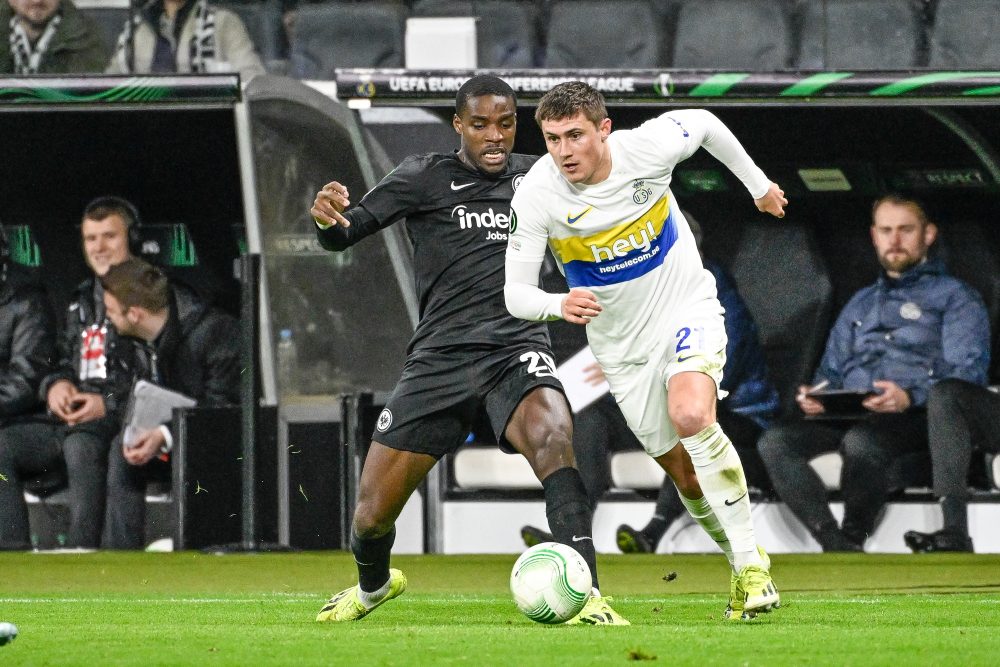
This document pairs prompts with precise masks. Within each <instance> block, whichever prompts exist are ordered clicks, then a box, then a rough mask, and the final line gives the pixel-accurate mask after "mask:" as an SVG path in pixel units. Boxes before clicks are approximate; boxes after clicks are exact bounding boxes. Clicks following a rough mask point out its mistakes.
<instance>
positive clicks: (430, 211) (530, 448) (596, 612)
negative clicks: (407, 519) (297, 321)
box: [311, 75, 629, 625]
mask: <svg viewBox="0 0 1000 667" xmlns="http://www.w3.org/2000/svg"><path fill="white" fill-rule="evenodd" d="M516 110H517V100H516V98H515V96H514V91H513V90H512V89H511V87H510V86H508V85H507V84H506V83H505V82H504V81H503V80H501V79H499V78H497V77H494V76H488V75H478V76H475V77H472V78H471V79H469V81H467V82H466V83H465V84H464V85H463V86H462V87H461V88H460V89H459V91H458V95H457V96H456V99H455V117H454V120H453V121H452V124H453V126H454V128H455V132H456V133H458V134H459V135H460V136H461V147H460V148H459V150H458V151H457V152H454V153H448V154H443V153H431V154H426V155H414V156H410V157H408V158H406V159H405V160H404V161H403V162H402V163H401V164H400V165H399V166H398V167H396V169H394V170H393V171H392V172H391V173H389V174H388V175H387V176H386V177H385V178H384V179H382V181H381V182H380V183H379V184H378V185H377V186H375V188H373V189H372V190H371V192H369V193H368V194H366V195H365V196H364V198H363V199H362V200H361V202H360V203H359V204H358V205H357V206H355V207H353V208H351V209H350V210H346V209H347V207H348V206H349V204H350V199H349V194H348V191H347V188H346V187H345V186H344V185H342V184H341V183H338V182H336V181H334V182H332V183H328V184H327V185H326V186H324V187H323V189H322V190H321V191H320V192H319V193H318V194H317V195H316V200H315V202H314V205H313V208H312V210H311V213H312V216H313V219H314V220H315V222H316V225H317V235H318V236H319V240H320V243H321V244H322V245H323V247H324V248H326V249H327V250H344V249H345V248H347V247H349V246H351V245H353V244H355V243H357V242H359V241H360V240H361V239H363V238H365V237H366V236H370V235H371V234H374V233H376V232H378V231H379V230H380V229H383V228H385V227H388V226H389V225H391V224H393V223H395V222H397V221H398V220H400V219H402V218H406V226H407V231H408V233H409V236H410V240H411V241H412V243H413V254H414V265H415V273H416V285H417V293H418V298H419V302H420V322H419V324H418V325H417V330H416V332H415V333H414V334H413V338H412V339H411V340H410V343H409V346H408V349H407V358H406V364H405V366H404V368H403V375H402V377H401V378H400V380H399V383H398V384H397V385H396V388H395V390H394V391H393V393H392V396H391V397H390V398H389V400H388V402H387V403H386V406H385V410H383V411H382V413H381V414H380V415H379V418H378V421H377V424H376V429H375V433H374V435H373V437H372V443H371V448H370V449H369V450H368V457H367V458H366V459H365V462H364V467H363V469H362V472H361V481H360V485H359V486H360V488H359V490H358V502H357V507H356V509H355V512H354V521H353V525H352V530H351V550H352V551H353V552H354V559H355V561H356V562H357V565H358V584H357V585H355V586H352V587H350V588H348V589H346V590H344V591H342V592H340V593H338V594H337V595H335V596H333V598H331V599H330V601H329V602H328V603H327V604H326V605H325V606H324V607H323V609H322V611H320V613H319V616H317V618H316V620H318V621H353V620H358V619H360V618H363V617H364V616H366V615H367V614H368V613H369V612H371V611H372V610H373V609H375V608H376V607H378V606H379V605H380V604H382V603H383V602H386V601H387V600H390V599H392V598H394V597H397V596H398V595H400V594H401V593H402V592H403V591H404V590H405V589H406V577H405V576H404V575H403V573H402V572H400V571H399V570H397V569H395V568H393V569H390V568H389V554H390V550H391V548H392V543H393V539H394V538H395V534H396V531H395V521H396V518H397V517H398V516H399V513H400V512H401V511H402V509H403V505H404V504H406V501H407V499H408V498H409V497H410V495H411V494H412V493H413V491H414V489H415V488H416V487H417V485H418V484H419V483H420V482H421V481H422V480H423V479H424V477H425V476H426V475H427V473H428V472H429V471H430V469H431V468H432V467H433V466H434V464H435V463H437V461H438V459H440V458H441V457H442V456H444V455H445V454H447V453H449V452H453V451H455V450H456V449H457V448H458V447H459V446H460V445H461V444H462V443H463V442H465V439H466V437H467V435H468V434H469V432H470V431H471V430H472V428H473V425H474V424H475V423H477V422H478V421H479V419H478V418H479V417H480V415H482V414H483V413H485V416H486V417H487V418H488V422H489V424H490V426H491V427H492V430H493V433H494V435H495V437H496V440H497V442H498V444H500V446H501V447H502V448H503V449H504V450H505V451H508V452H513V451H517V452H520V453H521V454H523V455H524V457H525V458H526V459H527V460H528V463H529V464H530V465H531V468H532V470H533V471H534V472H535V475H537V476H538V479H539V480H541V482H542V486H543V488H544V492H545V514H546V517H547V518H548V522H549V527H550V528H551V529H552V533H553V535H554V536H555V539H556V540H558V541H559V542H562V543H564V544H567V545H569V546H571V547H573V548H574V549H576V550H577V551H579V552H580V553H581V554H582V555H583V557H584V558H585V559H586V561H587V564H588V565H589V566H590V571H591V573H592V575H593V586H594V589H595V591H594V596H593V597H592V598H591V600H590V601H589V602H588V603H587V606H585V607H584V609H583V611H582V612H580V615H578V616H577V617H575V618H573V619H572V620H570V621H569V622H570V623H589V624H601V625H628V624H629V623H628V621H627V620H625V619H624V618H622V617H621V616H620V615H619V614H618V613H616V612H615V611H614V610H613V609H612V608H611V606H610V605H609V604H608V599H609V598H603V597H601V596H600V594H599V592H598V590H597V564H596V561H595V556H594V543H593V540H592V539H591V518H592V516H591V510H590V506H589V503H588V501H587V493H586V489H585V488H584V486H583V480H582V479H581V478H580V473H579V472H578V471H577V469H576V467H575V465H574V459H573V449H572V441H573V425H572V418H571V416H570V411H569V406H568V404H567V401H566V398H565V396H564V395H563V393H562V386H561V385H560V383H559V380H558V379H557V378H556V375H555V365H554V363H553V361H552V355H551V351H550V349H549V339H548V334H547V332H546V329H545V325H544V324H539V323H534V322H527V321H525V320H519V319H515V318H514V317H511V315H510V314H509V313H508V312H507V309H506V308H505V306H504V301H503V286H504V254H505V252H506V249H507V230H508V229H509V226H510V224H511V209H510V200H511V197H513V196H514V189H515V188H516V187H517V185H518V183H519V182H520V180H521V177H522V176H523V175H524V174H525V173H526V172H527V171H528V168H529V167H531V165H532V164H534V162H535V160H536V159H537V158H535V157H533V156H527V155H518V154H512V153H511V150H512V148H513V146H514V133H515V128H516V124H517V116H516Z"/></svg>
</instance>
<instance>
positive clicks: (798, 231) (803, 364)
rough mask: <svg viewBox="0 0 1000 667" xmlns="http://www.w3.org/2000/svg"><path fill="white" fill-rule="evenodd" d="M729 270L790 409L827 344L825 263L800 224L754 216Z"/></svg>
mask: <svg viewBox="0 0 1000 667" xmlns="http://www.w3.org/2000/svg"><path fill="white" fill-rule="evenodd" d="M731 270H732V273H733V277H734V278H735V279H736V284H737V285H739V288H740V293H741V294H742V295H743V298H744V300H745V301H746V303H747V307H748V308H749V309H750V312H751V313H752V314H753V316H754V319H755V320H756V321H757V326H758V328H759V330H760V340H761V345H762V347H763V348H764V355H765V356H766V358H767V364H768V369H769V371H770V374H771V379H772V380H773V382H774V384H775V386H776V387H777V389H778V394H779V395H780V397H781V405H782V408H783V411H784V412H786V413H787V412H788V411H789V409H790V408H792V407H793V406H794V404H795V393H796V390H797V387H798V385H799V384H801V383H803V382H807V381H808V380H809V378H810V377H811V376H812V373H813V369H814V366H815V364H816V361H817V359H818V358H819V356H820V353H821V351H822V349H823V346H824V345H825V343H826V336H827V332H828V328H829V324H830V320H829V316H830V304H831V295H832V287H831V284H830V277H829V274H828V272H827V269H826V265H825V263H824V261H823V259H822V257H821V256H820V254H819V251H818V249H817V247H816V243H815V241H814V239H813V237H812V234H811V232H810V230H809V229H807V228H806V227H805V226H803V225H802V224H797V223H790V222H784V221H781V222H772V221H754V222H750V223H747V224H746V225H745V229H744V232H743V236H742V238H741V239H740V245H739V248H738V249H737V251H736V255H735V257H734V258H733V263H732V266H731Z"/></svg>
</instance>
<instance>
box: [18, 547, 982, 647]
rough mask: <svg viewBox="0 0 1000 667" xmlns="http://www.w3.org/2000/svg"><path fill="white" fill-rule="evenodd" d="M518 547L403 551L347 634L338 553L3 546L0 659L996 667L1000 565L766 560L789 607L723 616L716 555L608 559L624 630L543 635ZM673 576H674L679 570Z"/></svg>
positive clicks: (871, 558)
mask: <svg viewBox="0 0 1000 667" xmlns="http://www.w3.org/2000/svg"><path fill="white" fill-rule="evenodd" d="M515 558H516V556H515V555H503V556H492V555H491V556H480V555H475V556H401V557H397V558H395V559H394V561H393V565H394V566H396V567H399V568H401V569H402V570H403V571H404V572H405V573H406V575H407V577H408V578H409V581H410V587H409V589H408V590H407V592H406V593H405V594H404V595H403V596H402V597H400V598H398V599H396V600H393V601H391V602H389V603H387V604H386V605H384V606H383V607H381V608H379V609H378V610H377V611H375V612H374V613H373V614H372V615H370V616H369V617H368V618H366V619H364V620H362V621H360V622H357V623H350V624H321V623H316V622H315V621H314V620H313V619H314V618H315V615H316V613H317V611H318V610H319V608H320V607H321V606H322V604H323V602H325V601H326V599H327V598H328V597H329V596H330V595H331V594H333V593H335V592H337V591H338V590H340V589H342V588H345V587H347V586H349V585H351V584H352V583H354V581H355V577H356V574H355V571H354V565H353V561H352V559H351V557H350V556H349V555H348V554H343V553H327V554H317V553H305V554H275V555H228V556H212V555H205V554H197V553H175V554H118V553H115V554H106V553H98V554H73V555H67V554H60V555H56V554H51V555H50V554H0V572H3V582H4V585H3V589H2V590H0V621H9V622H13V623H15V624H17V626H18V628H19V630H20V636H19V637H18V639H17V641H15V642H12V643H11V644H8V645H7V646H4V647H0V664H3V665H4V666H6V665H38V664H42V665H44V664H53V665H55V664H58V665H75V664H79V665H115V664H121V665H142V666H143V667H150V666H152V665H269V664H273V665H288V664H293V665H296V666H302V665H314V664H315V665H319V664H324V665H359V666H360V665H365V666H367V665H401V666H402V665H473V666H474V667H483V666H487V665H624V664H634V663H635V662H645V663H654V664H664V665H667V664H669V665H715V664H719V665H801V664H806V663H808V664H814V665H880V664H881V665H893V666H894V667H899V665H904V664H906V665H909V664H960V665H962V666H963V667H966V666H968V665H979V664H982V665H987V664H996V661H997V657H996V656H997V655H1000V613H998V612H1000V556H996V555H976V556H973V555H958V554H954V555H952V554H942V555H922V556H909V555H871V554H845V555H837V556H834V555H794V556H783V555H780V554H778V555H775V556H774V565H773V568H772V570H773V575H774V578H775V582H776V583H777V585H778V587H779V589H780V590H781V593H782V608H781V609H780V610H778V611H776V612H774V613H771V614H768V615H765V616H761V617H759V618H758V619H756V620H754V621H752V622H750V623H736V622H726V621H723V620H722V612H723V610H724V609H725V606H726V602H727V598H728V585H729V574H728V571H727V568H726V567H725V563H724V561H723V559H722V557H721V555H704V556H701V555H682V556H666V555H657V556H604V557H601V558H600V561H599V566H600V575H601V587H602V593H603V594H604V595H610V596H613V597H614V602H613V605H614V607H615V608H616V609H617V610H618V611H619V612H620V613H622V614H623V615H624V616H625V617H626V618H628V619H629V620H630V621H631V622H632V625H631V626H630V627H621V628H614V627H611V628H607V627H605V628H594V627H588V626H574V627H570V626H542V625H539V624H535V623H532V622H531V621H529V620H528V619H527V618H525V617H524V616H522V615H521V614H520V613H519V612H518V611H517V609H516V608H515V607H514V604H513V602H512V601H511V599H510V596H509V594H508V592H507V588H506V587H507V580H508V577H509V575H510V567H511V566H512V565H513V562H514V560H515ZM671 574H673V575H674V576H672V577H671V576H670V575H671Z"/></svg>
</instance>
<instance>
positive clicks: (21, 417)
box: [0, 228, 56, 550]
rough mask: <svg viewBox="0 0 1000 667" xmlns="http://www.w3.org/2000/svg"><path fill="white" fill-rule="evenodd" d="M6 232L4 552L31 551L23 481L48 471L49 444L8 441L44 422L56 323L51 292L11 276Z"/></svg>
mask: <svg viewBox="0 0 1000 667" xmlns="http://www.w3.org/2000/svg"><path fill="white" fill-rule="evenodd" d="M9 264H10V253H9V246H8V243H7V237H6V236H5V235H4V233H3V230H2V228H0V424H2V425H3V428H2V429H0V434H2V435H3V437H0V550H9V549H26V548H28V546H29V544H28V540H29V538H28V508H27V505H26V504H25V502H24V489H23V485H22V483H21V482H22V480H23V479H24V478H25V477H30V476H33V475H37V474H39V473H42V472H45V471H46V469H47V468H46V466H47V465H48V460H47V459H48V455H47V453H46V452H47V449H48V443H44V442H32V441H31V440H30V439H25V438H20V439H15V438H7V437H6V435H7V434H8V433H11V434H16V433H18V432H19V431H21V430H22V429H28V430H29V431H30V428H29V427H30V426H32V425H34V424H37V423H38V420H39V419H43V418H44V407H43V404H42V401H41V399H40V398H39V397H38V386H39V383H40V382H41V380H42V378H43V377H45V375H46V374H47V373H49V372H51V370H52V367H51V365H50V363H51V360H52V358H53V357H54V356H55V332H56V325H55V318H54V317H53V315H52V310H51V308H50V306H49V302H48V299H47V298H46V296H45V293H44V292H43V291H42V290H41V289H40V288H39V287H38V286H37V285H35V284H34V283H32V282H31V281H28V280H24V279H23V275H22V274H18V273H17V272H14V271H9V270H8V268H9Z"/></svg>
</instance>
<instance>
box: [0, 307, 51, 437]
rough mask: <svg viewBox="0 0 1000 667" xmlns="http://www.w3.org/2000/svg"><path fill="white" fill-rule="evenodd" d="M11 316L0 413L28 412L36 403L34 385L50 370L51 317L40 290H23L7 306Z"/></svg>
mask: <svg viewBox="0 0 1000 667" xmlns="http://www.w3.org/2000/svg"><path fill="white" fill-rule="evenodd" d="M6 307H7V308H8V309H10V311H11V312H10V313H9V314H8V315H6V316H8V317H13V318H14V319H15V325H14V328H13V339H12V340H11V342H10V363H9V364H8V366H7V368H5V369H2V370H0V415H3V416H4V417H9V416H13V415H18V414H21V413H24V412H28V411H29V410H31V409H33V408H34V407H35V406H36V405H37V404H38V395H37V392H38V386H39V383H40V382H41V380H42V378H43V377H44V376H45V374H46V373H48V372H49V371H50V370H51V365H50V364H51V363H52V358H53V356H54V353H55V328H56V326H55V318H54V317H53V316H52V312H51V311H50V309H49V303H48V299H47V298H46V297H45V295H44V294H43V293H42V292H40V291H35V290H30V291H29V290H23V291H22V292H21V293H19V294H18V295H17V296H16V297H15V299H14V300H12V301H11V302H10V303H9V304H8V306H6Z"/></svg>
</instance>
